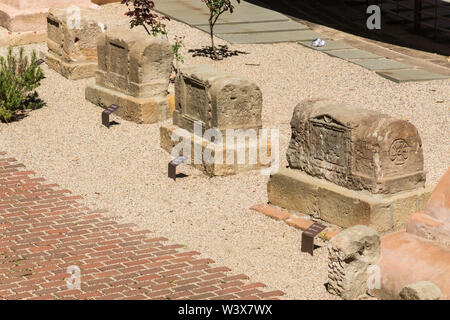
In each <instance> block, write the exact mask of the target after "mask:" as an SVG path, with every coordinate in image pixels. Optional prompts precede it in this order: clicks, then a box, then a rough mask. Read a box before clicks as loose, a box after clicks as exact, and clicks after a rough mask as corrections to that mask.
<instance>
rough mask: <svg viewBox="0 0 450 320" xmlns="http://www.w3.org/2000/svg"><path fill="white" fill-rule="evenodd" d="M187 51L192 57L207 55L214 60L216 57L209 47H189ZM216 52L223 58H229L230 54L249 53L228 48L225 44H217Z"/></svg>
mask: <svg viewBox="0 0 450 320" xmlns="http://www.w3.org/2000/svg"><path fill="white" fill-rule="evenodd" d="M188 52H189V53H192V56H193V57H207V58H211V59H212V60H216V57H215V55H214V52H213V50H212V48H211V47H203V48H201V49H190V50H188ZM216 52H217V54H218V55H219V56H220V57H222V59H224V58H229V57H232V56H238V55H240V54H249V53H248V52H245V51H239V50H230V49H229V48H228V46H227V45H219V46H217V47H216Z"/></svg>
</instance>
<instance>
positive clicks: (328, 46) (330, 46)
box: [298, 37, 353, 51]
mask: <svg viewBox="0 0 450 320" xmlns="http://www.w3.org/2000/svg"><path fill="white" fill-rule="evenodd" d="M319 38H321V37H319ZM321 39H322V38H321ZM298 43H299V44H301V45H303V46H305V47H308V48H311V49H314V50H318V51H325V50H327V51H328V50H341V49H353V47H352V46H350V45H348V44H346V43H343V42H339V41H334V40H328V41H325V45H324V46H323V47H314V46H313V45H312V41H299V42H298Z"/></svg>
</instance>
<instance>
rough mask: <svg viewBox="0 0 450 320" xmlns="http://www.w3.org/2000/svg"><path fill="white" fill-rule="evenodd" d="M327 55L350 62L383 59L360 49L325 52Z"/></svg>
mask: <svg viewBox="0 0 450 320" xmlns="http://www.w3.org/2000/svg"><path fill="white" fill-rule="evenodd" d="M323 52H325V53H326V54H328V55H330V56H332V57H337V58H341V59H343V60H350V59H381V58H383V57H381V56H379V55H376V54H373V53H370V52H367V51H364V50H359V49H344V50H324V51H323Z"/></svg>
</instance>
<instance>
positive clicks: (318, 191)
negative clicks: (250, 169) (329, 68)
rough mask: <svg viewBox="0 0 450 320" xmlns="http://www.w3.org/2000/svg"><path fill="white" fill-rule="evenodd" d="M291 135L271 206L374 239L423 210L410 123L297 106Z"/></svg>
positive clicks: (345, 109) (416, 141) (329, 106)
mask: <svg viewBox="0 0 450 320" xmlns="http://www.w3.org/2000/svg"><path fill="white" fill-rule="evenodd" d="M291 128H292V136H291V141H290V143H289V147H288V150H287V153H286V156H287V160H288V163H289V168H287V169H282V170H280V171H279V172H278V173H277V174H275V175H273V176H272V177H271V179H270V181H269V184H268V194H269V201H270V202H271V203H273V204H275V205H278V206H281V207H285V208H287V209H291V210H296V211H299V212H302V213H308V214H310V215H313V216H315V217H317V218H321V219H323V220H325V221H327V222H330V223H333V224H337V225H339V226H341V227H350V226H353V225H357V224H362V225H369V226H373V227H374V228H375V229H376V230H377V231H379V232H385V231H389V230H395V229H401V228H405V226H406V223H407V221H408V217H409V215H410V214H411V213H414V212H416V211H418V210H421V209H422V208H423V207H424V205H425V203H426V201H427V199H428V197H429V194H430V191H431V190H429V189H425V188H424V185H425V177H426V173H425V172H424V170H423V151H422V142H421V139H420V136H419V133H418V131H417V129H416V128H415V127H414V126H413V125H412V124H411V123H410V122H408V121H406V120H400V119H396V118H392V117H390V116H388V115H385V114H380V113H377V112H374V111H370V110H365V109H361V108H357V107H353V106H347V105H343V104H336V103H333V102H331V101H328V100H320V99H318V100H306V101H303V102H301V103H299V104H298V105H297V107H296V108H295V110H294V114H293V117H292V120H291Z"/></svg>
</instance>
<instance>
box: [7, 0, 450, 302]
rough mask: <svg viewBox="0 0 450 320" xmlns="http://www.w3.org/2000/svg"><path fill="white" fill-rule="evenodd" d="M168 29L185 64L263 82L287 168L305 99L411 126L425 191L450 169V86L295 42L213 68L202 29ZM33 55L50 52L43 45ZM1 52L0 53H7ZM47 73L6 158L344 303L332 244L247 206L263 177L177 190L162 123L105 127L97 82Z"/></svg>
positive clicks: (10, 135) (270, 280)
mask: <svg viewBox="0 0 450 320" xmlns="http://www.w3.org/2000/svg"><path fill="white" fill-rule="evenodd" d="M118 7H120V5H117V4H115V5H107V6H104V7H103V8H102V9H101V10H102V12H103V13H104V14H105V19H104V22H105V23H108V21H114V22H115V23H116V24H118V23H126V22H122V21H124V20H123V17H122V15H121V12H123V8H118ZM168 30H169V37H170V38H172V37H173V35H174V34H177V35H181V36H183V35H184V36H186V38H185V41H184V43H185V48H183V49H182V54H183V55H184V57H185V63H186V64H190V63H205V64H210V65H214V66H215V67H217V68H219V69H222V70H226V71H228V72H232V73H237V74H241V75H244V76H246V77H248V78H250V79H252V80H254V81H256V83H257V84H258V85H259V86H260V87H261V89H262V92H263V99H264V105H263V124H264V126H265V127H266V128H278V129H280V156H281V157H282V159H283V162H282V163H283V164H285V163H286V161H285V159H284V154H285V151H286V148H287V144H288V141H289V136H290V127H289V121H290V118H291V115H292V110H293V108H294V106H295V105H296V104H297V103H298V102H299V101H300V100H302V99H305V98H317V97H330V98H332V99H334V100H337V101H344V102H346V103H349V104H358V105H362V106H364V107H366V108H369V109H372V110H377V111H380V112H383V113H387V114H390V115H392V116H396V117H400V118H406V119H408V120H409V121H411V122H412V123H413V124H414V125H415V126H416V127H417V128H418V130H419V132H420V135H421V137H422V142H423V147H424V154H425V168H426V170H427V171H428V180H427V183H428V184H429V185H434V184H436V182H437V180H438V179H439V177H440V176H441V175H442V174H443V173H444V172H445V170H446V168H447V167H448V165H449V161H448V159H449V155H450V150H449V143H448V137H449V136H450V132H449V131H450V130H449V114H450V112H449V111H450V110H449V107H450V81H449V80H444V81H432V82H423V83H406V84H396V83H394V82H391V81H389V80H386V79H383V78H381V77H379V76H377V75H376V74H375V73H373V72H370V71H368V70H365V69H363V68H360V67H358V66H356V65H353V64H350V63H348V62H346V61H343V60H340V59H337V58H332V57H329V56H327V55H326V54H322V53H320V52H316V51H313V50H310V49H307V48H305V47H302V46H300V45H298V44H295V43H282V44H270V45H232V46H230V47H231V48H230V49H231V50H237V51H240V52H245V54H244V53H241V54H238V55H235V56H232V57H229V58H226V59H224V60H222V61H217V62H216V61H212V60H210V59H208V58H205V57H192V53H189V52H188V50H189V49H201V48H202V47H203V46H207V45H208V44H209V36H208V35H207V34H206V33H203V32H201V31H199V30H197V29H192V28H190V27H188V26H186V25H184V24H182V23H179V22H176V21H170V22H169V23H168ZM217 43H218V44H226V43H225V42H224V41H221V40H220V39H217ZM26 48H27V50H31V49H37V50H45V49H46V45H45V44H38V45H30V46H27V47H26ZM5 52H6V48H5V47H3V48H0V54H1V55H4V54H5ZM246 64H259V66H254V65H246ZM43 68H44V70H45V73H46V79H45V80H44V81H43V82H42V86H41V87H40V88H39V93H40V95H41V97H42V98H43V99H44V100H45V101H46V102H47V106H45V107H44V108H42V109H39V110H35V111H33V112H31V113H30V115H29V116H28V117H26V118H24V119H22V120H21V121H18V122H13V123H10V124H0V141H1V148H0V149H1V150H4V151H7V152H8V153H9V154H10V155H11V156H14V157H16V158H17V159H18V160H19V161H20V162H23V163H24V164H25V165H26V166H27V167H28V168H30V169H31V170H35V171H37V172H38V174H42V175H44V177H45V178H47V179H48V180H49V181H51V182H57V183H59V184H60V185H61V186H62V187H64V188H68V189H70V190H72V191H73V192H74V193H75V194H80V195H83V196H84V197H85V200H84V201H85V202H86V204H87V205H89V206H90V207H92V208H102V209H107V210H109V212H110V213H109V214H111V215H113V216H120V217H122V219H123V220H124V221H127V222H134V223H136V224H137V225H139V226H140V227H142V228H148V229H150V230H153V231H154V232H155V233H156V234H158V235H162V236H166V237H168V238H169V239H170V240H171V241H174V242H178V243H182V244H185V245H186V246H187V247H188V248H190V249H194V250H198V251H200V252H202V253H203V254H204V255H205V256H208V257H211V258H212V259H214V260H215V261H216V262H217V263H218V264H221V265H226V266H228V267H231V268H232V269H233V270H234V271H235V272H242V273H245V274H247V275H248V276H249V277H250V279H251V280H252V281H260V282H264V283H266V284H267V285H268V286H269V287H270V288H272V289H280V290H283V291H285V292H286V293H287V295H286V298H288V299H335V298H336V297H334V296H332V295H329V294H328V293H327V291H326V290H325V286H324V284H325V283H326V281H327V251H326V246H324V245H323V243H322V247H321V248H319V249H317V250H316V251H315V255H314V257H311V256H309V255H307V254H301V253H300V241H301V232H300V231H298V230H296V229H294V228H292V227H289V226H288V225H286V224H285V223H283V222H278V221H274V220H272V219H269V218H267V217H265V216H263V215H262V214H260V213H255V212H253V211H251V210H249V209H248V208H249V207H250V206H252V205H254V204H258V203H262V202H266V201H267V194H266V184H267V179H268V178H267V176H261V175H260V174H259V171H255V172H248V173H243V174H239V175H237V176H231V177H214V178H209V177H207V176H205V175H203V174H201V173H200V172H199V171H196V170H194V169H192V168H190V167H189V166H186V165H181V166H180V167H179V172H183V173H185V174H186V175H187V177H185V178H182V179H178V180H177V181H176V182H174V181H172V180H171V179H168V178H167V162H168V161H169V160H170V156H169V154H167V153H166V152H165V151H163V150H162V149H161V148H160V147H159V126H160V124H152V125H137V124H135V123H132V122H127V121H125V120H122V119H120V118H117V117H115V116H113V120H116V121H117V122H119V123H120V124H119V125H116V126H112V127H111V128H110V129H109V130H108V129H106V128H104V127H102V126H101V124H100V113H101V111H102V110H101V109H100V108H99V107H97V106H94V105H92V104H91V103H89V102H86V101H85V99H84V89H85V87H86V85H87V84H88V83H92V82H93V81H94V80H93V79H88V80H78V81H69V80H67V79H65V78H63V77H62V76H60V75H59V74H57V73H55V72H53V71H51V70H49V69H48V68H47V67H46V66H43ZM169 122H170V121H168V122H166V123H169Z"/></svg>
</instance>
